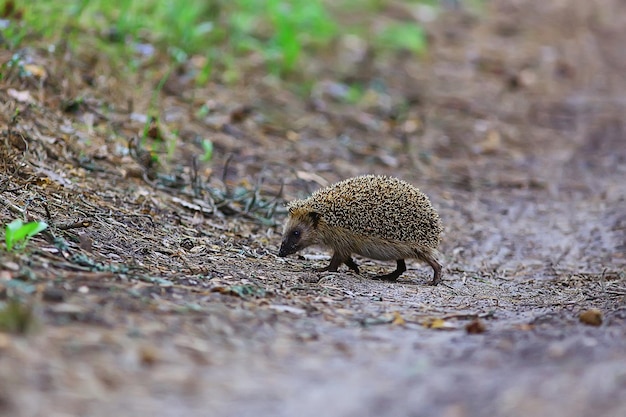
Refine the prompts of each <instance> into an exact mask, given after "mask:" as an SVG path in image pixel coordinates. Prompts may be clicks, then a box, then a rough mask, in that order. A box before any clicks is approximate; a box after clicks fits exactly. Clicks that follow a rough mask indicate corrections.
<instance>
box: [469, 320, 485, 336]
mask: <svg viewBox="0 0 626 417" xmlns="http://www.w3.org/2000/svg"><path fill="white" fill-rule="evenodd" d="M485 330H487V327H486V326H485V323H483V321H482V320H480V319H474V320H472V321H471V322H470V323H468V324H467V326H465V331H467V333H468V334H480V333H485Z"/></svg>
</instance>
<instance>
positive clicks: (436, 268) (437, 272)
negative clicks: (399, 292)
mask: <svg viewBox="0 0 626 417" xmlns="http://www.w3.org/2000/svg"><path fill="white" fill-rule="evenodd" d="M417 257H418V259H419V260H421V261H424V262H426V263H427V264H428V265H430V266H431V268H433V280H432V281H431V282H430V285H437V284H439V282H440V281H441V269H442V267H441V264H440V263H439V262H438V261H437V260H436V259H435V257H434V256H433V255H432V254H430V253H425V252H419V253H418V255H417Z"/></svg>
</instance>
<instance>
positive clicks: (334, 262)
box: [316, 252, 359, 274]
mask: <svg viewBox="0 0 626 417" xmlns="http://www.w3.org/2000/svg"><path fill="white" fill-rule="evenodd" d="M341 264H346V265H347V266H348V268H350V269H352V270H353V271H354V272H356V273H357V274H358V273H359V267H358V265H357V264H356V262H354V260H353V259H352V258H351V257H350V256H347V257H346V256H342V255H340V254H339V253H337V252H334V253H333V257H332V258H331V259H330V264H328V266H325V267H324V268H318V269H316V271H317V272H326V271H328V272H337V269H338V268H339V266H340V265H341Z"/></svg>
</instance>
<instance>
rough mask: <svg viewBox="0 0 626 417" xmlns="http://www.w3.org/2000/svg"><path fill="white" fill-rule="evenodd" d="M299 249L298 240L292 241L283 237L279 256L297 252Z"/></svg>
mask: <svg viewBox="0 0 626 417" xmlns="http://www.w3.org/2000/svg"><path fill="white" fill-rule="evenodd" d="M297 251H298V245H297V243H296V242H290V241H289V239H287V238H285V239H283V241H282V243H281V244H280V250H279V251H278V256H280V257H285V256H287V255H291V254H292V253H296V252H297Z"/></svg>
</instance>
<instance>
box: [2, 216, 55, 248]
mask: <svg viewBox="0 0 626 417" xmlns="http://www.w3.org/2000/svg"><path fill="white" fill-rule="evenodd" d="M47 227H48V225H47V224H46V223H45V222H30V223H26V224H24V222H23V221H22V220H20V219H16V220H13V221H12V222H11V223H9V224H7V226H6V232H5V242H6V245H7V250H9V251H11V250H12V249H13V247H14V246H15V245H16V244H19V243H21V242H23V241H24V240H26V239H28V238H31V237H33V236H35V235H36V234H37V233H39V232H41V231H43V230H45V229H46V228H47Z"/></svg>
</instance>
